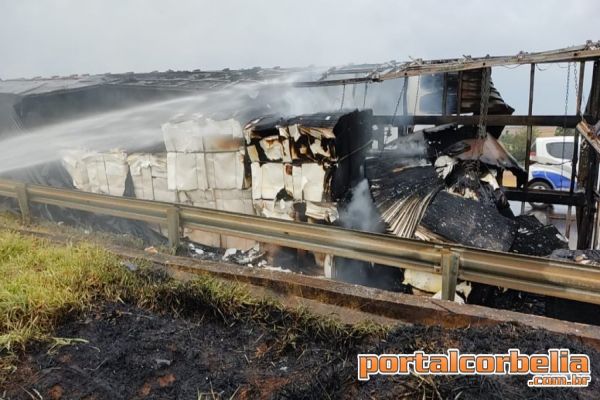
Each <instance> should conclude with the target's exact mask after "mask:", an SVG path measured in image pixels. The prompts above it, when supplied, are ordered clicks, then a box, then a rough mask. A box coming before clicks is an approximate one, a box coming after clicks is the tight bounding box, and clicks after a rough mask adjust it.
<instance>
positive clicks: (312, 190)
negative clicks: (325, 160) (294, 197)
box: [302, 163, 325, 202]
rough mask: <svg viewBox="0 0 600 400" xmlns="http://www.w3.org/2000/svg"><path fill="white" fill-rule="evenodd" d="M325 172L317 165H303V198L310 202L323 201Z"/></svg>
mask: <svg viewBox="0 0 600 400" xmlns="http://www.w3.org/2000/svg"><path fill="white" fill-rule="evenodd" d="M324 190H325V170H324V169H323V167H322V166H320V165H319V164H316V163H309V164H302V197H303V199H304V200H308V201H316V202H319V201H323V192H324Z"/></svg>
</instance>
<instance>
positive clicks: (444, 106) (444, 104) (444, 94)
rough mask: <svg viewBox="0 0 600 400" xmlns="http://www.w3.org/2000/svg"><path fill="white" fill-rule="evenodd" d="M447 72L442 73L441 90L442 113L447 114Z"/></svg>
mask: <svg viewBox="0 0 600 400" xmlns="http://www.w3.org/2000/svg"><path fill="white" fill-rule="evenodd" d="M447 106H448V73H447V72H445V73H444V91H443V92H442V115H448V110H447V108H448V107H447Z"/></svg>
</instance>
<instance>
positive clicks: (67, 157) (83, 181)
mask: <svg viewBox="0 0 600 400" xmlns="http://www.w3.org/2000/svg"><path fill="white" fill-rule="evenodd" d="M85 155H86V152H85V151H82V150H68V151H65V152H64V153H63V156H62V164H63V166H64V167H65V169H66V170H67V172H68V173H69V175H70V176H71V179H72V181H73V186H75V188H77V189H79V190H83V191H85V192H89V191H90V181H89V178H88V171H87V166H86V164H85V162H84V161H83V160H84V158H85Z"/></svg>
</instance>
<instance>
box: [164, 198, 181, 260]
mask: <svg viewBox="0 0 600 400" xmlns="http://www.w3.org/2000/svg"><path fill="white" fill-rule="evenodd" d="M179 228H180V224H179V210H178V209H177V207H170V208H168V209H167V234H168V237H169V247H171V248H172V249H173V250H176V249H177V247H178V246H179Z"/></svg>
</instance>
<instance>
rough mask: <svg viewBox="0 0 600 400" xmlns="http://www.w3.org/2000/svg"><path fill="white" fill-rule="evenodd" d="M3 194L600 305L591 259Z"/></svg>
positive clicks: (173, 235) (120, 201) (129, 201)
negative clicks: (585, 261) (584, 261)
mask: <svg viewBox="0 0 600 400" xmlns="http://www.w3.org/2000/svg"><path fill="white" fill-rule="evenodd" d="M0 196H4V197H11V198H15V199H16V200H17V202H18V204H19V208H20V210H21V214H22V216H23V219H24V220H25V221H28V220H29V216H30V211H29V204H30V203H37V204H46V205H54V206H58V207H63V208H69V209H75V210H81V211H88V212H92V213H96V214H103V215H110V216H114V217H121V218H128V219H133V220H138V221H144V222H148V223H152V224H160V225H162V226H166V227H167V231H168V236H169V243H170V245H171V246H173V247H175V246H177V245H178V244H179V240H180V230H181V228H182V227H187V228H194V229H200V230H203V231H207V232H214V233H220V234H227V235H232V236H237V237H243V238H248V239H253V240H257V241H260V242H268V243H273V244H277V245H281V246H288V247H293V248H299V249H304V250H308V251H315V252H321V253H327V254H332V255H335V256H340V257H347V258H352V259H357V260H363V261H369V262H374V263H379V264H384V265H389V266H393V267H399V268H406V269H413V270H418V271H424V272H430V273H434V274H441V275H442V282H443V284H442V287H443V290H442V297H443V298H444V299H453V298H454V294H455V287H456V281H457V279H464V280H468V281H473V282H479V283H485V284H489V285H495V286H502V287H506V288H510V289H516V290H521V291H526V292H532V293H537V294H542V295H548V296H555V297H561V298H566V299H571V300H578V301H583V302H589V303H595V304H600V268H598V267H594V266H590V265H582V264H576V263H572V262H565V261H558V260H551V259H546V258H540V257H531V256H524V255H517V254H511V253H502V252H495V251H488V250H481V249H475V248H469V247H464V246H458V245H447V244H436V243H431V242H424V241H418V240H413V239H401V238H397V237H394V236H390V235H383V234H375V233H367V232H359V231H353V230H348V229H342V228H338V227H334V226H324V225H314V224H306V223H299V222H289V221H282V220H276V219H267V218H262V217H257V216H252V215H245V214H238V213H232V212H226V211H219V210H212V209H206V208H199V207H192V206H187V205H182V204H173V203H163V202H158V201H150V200H140V199H133V198H126V197H115V196H109V195H101V194H94V193H87V192H81V191H77V190H68V189H58V188H52V187H47V186H41V185H32V184H24V183H21V182H16V181H10V180H3V179H0Z"/></svg>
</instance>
